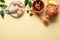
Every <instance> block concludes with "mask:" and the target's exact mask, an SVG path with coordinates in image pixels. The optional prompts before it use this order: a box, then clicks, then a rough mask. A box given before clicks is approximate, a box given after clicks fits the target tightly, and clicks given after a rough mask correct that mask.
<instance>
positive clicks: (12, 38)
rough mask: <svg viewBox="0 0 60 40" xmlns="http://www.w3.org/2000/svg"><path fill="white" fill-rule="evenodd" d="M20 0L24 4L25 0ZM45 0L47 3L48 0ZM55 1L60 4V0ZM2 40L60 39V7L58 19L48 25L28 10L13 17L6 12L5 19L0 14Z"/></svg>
mask: <svg viewBox="0 0 60 40" xmlns="http://www.w3.org/2000/svg"><path fill="white" fill-rule="evenodd" d="M12 1H13V0H5V4H6V5H8V6H9V4H10V3H11V2H12ZM20 1H21V2H23V4H24V0H20ZM43 1H44V3H45V5H46V4H47V1H48V0H43ZM54 1H56V2H57V3H58V4H60V3H59V2H60V0H58V1H57V0H54ZM27 8H28V7H27ZM44 10H45V9H44ZM43 14H45V11H44V12H43ZM0 40H60V8H58V17H57V19H55V20H54V21H53V22H51V23H50V24H49V25H48V26H45V25H44V24H43V23H42V21H41V20H40V19H39V17H37V16H36V15H35V14H34V15H33V16H30V15H29V14H27V12H24V15H23V16H22V17H20V18H13V17H12V16H10V15H8V14H5V17H4V19H2V18H1V16H0Z"/></svg>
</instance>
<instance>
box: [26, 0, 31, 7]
mask: <svg viewBox="0 0 60 40" xmlns="http://www.w3.org/2000/svg"><path fill="white" fill-rule="evenodd" d="M27 5H29V7H30V8H31V6H32V2H31V1H30V0H25V6H27Z"/></svg>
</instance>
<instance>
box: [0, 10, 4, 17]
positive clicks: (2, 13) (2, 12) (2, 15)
mask: <svg viewBox="0 0 60 40" xmlns="http://www.w3.org/2000/svg"><path fill="white" fill-rule="evenodd" d="M0 14H1V17H2V18H4V11H3V10H1V11H0Z"/></svg>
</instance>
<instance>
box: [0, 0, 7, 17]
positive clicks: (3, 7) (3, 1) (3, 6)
mask: <svg viewBox="0 0 60 40" xmlns="http://www.w3.org/2000/svg"><path fill="white" fill-rule="evenodd" d="M0 2H2V3H5V0H0ZM0 8H2V10H0V15H1V17H2V18H4V15H5V14H4V10H3V9H6V8H7V5H5V4H0Z"/></svg>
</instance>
